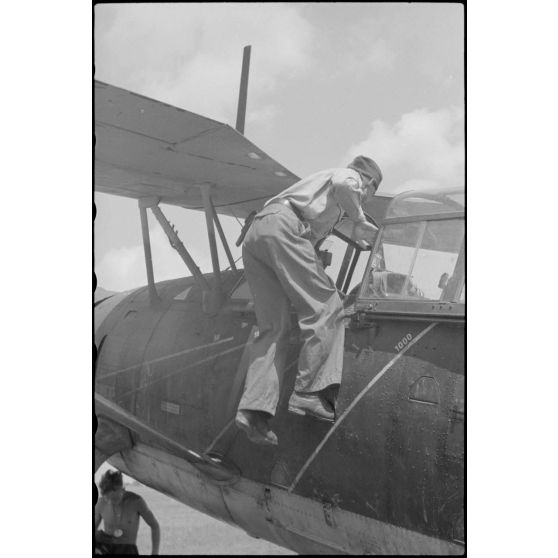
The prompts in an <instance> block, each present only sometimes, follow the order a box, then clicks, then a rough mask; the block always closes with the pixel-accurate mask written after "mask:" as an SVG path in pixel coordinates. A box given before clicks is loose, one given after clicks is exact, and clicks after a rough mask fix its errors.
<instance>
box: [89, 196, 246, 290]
mask: <svg viewBox="0 0 558 558" xmlns="http://www.w3.org/2000/svg"><path fill="white" fill-rule="evenodd" d="M164 209H165V214H166V216H167V218H169V219H170V220H171V222H173V223H175V225H176V230H177V232H178V236H179V237H180V239H181V240H182V242H183V244H184V246H185V247H186V249H187V250H188V252H190V255H191V256H192V258H193V259H194V261H195V262H196V265H197V266H198V267H199V268H200V270H201V271H202V273H210V272H211V271H212V270H213V267H212V263H211V255H210V251H209V244H208V241H207V233H206V227H205V215H204V214H203V213H202V212H198V211H187V210H183V209H178V208H169V207H165V208H164ZM177 209H178V210H177ZM173 210H175V211H173ZM180 213H183V215H181V216H180V217H181V218H179V219H177V218H176V217H177V216H178V215H179V214H180ZM220 221H221V225H222V227H223V231H224V233H225V237H226V238H227V240H228V243H229V248H230V249H231V252H232V255H233V258H234V259H237V258H238V257H239V256H240V254H241V251H240V248H237V247H236V246H235V245H234V240H236V237H237V236H238V232H239V225H238V223H237V222H236V220H235V219H233V218H232V217H227V216H221V217H220ZM194 238H195V241H193V239H194ZM149 239H150V244H151V254H152V259H153V274H154V276H155V282H159V281H166V280H167V279H175V278H178V277H189V276H190V275H191V273H190V271H189V270H188V268H187V267H186V264H185V263H184V262H183V261H182V259H181V257H180V256H179V254H178V253H177V252H176V250H174V248H172V247H171V245H170V243H169V240H168V238H167V236H166V234H165V233H164V231H163V230H162V228H161V227H160V226H159V224H158V223H157V222H155V221H152V222H151V223H150V225H149ZM217 248H218V253H219V263H220V268H221V269H224V268H226V267H228V265H229V264H228V260H227V257H226V254H225V251H224V249H223V247H222V245H221V243H220V241H219V240H217ZM239 265H241V264H239ZM95 273H96V275H97V284H98V285H99V286H100V287H102V288H104V289H107V290H110V291H125V290H129V289H134V288H137V287H141V286H144V285H147V272H146V269H145V256H144V250H143V244H137V245H135V246H127V247H120V248H112V249H110V250H108V251H107V252H106V253H105V255H104V256H103V257H102V258H100V260H99V261H97V262H96V264H95Z"/></svg>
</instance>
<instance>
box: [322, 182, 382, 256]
mask: <svg viewBox="0 0 558 558" xmlns="http://www.w3.org/2000/svg"><path fill="white" fill-rule="evenodd" d="M331 181H332V188H333V197H334V199H335V201H337V203H338V204H339V205H340V206H341V209H343V211H344V212H345V213H346V215H347V217H348V218H349V219H350V220H351V221H353V223H354V228H353V240H355V241H356V242H357V243H358V244H359V245H360V246H361V247H362V248H367V244H372V241H373V238H374V236H375V234H376V232H377V230H378V229H377V228H376V227H375V226H374V225H372V223H369V222H368V221H367V220H366V216H365V215H364V211H363V210H362V206H361V201H362V198H363V196H364V192H363V189H362V184H361V183H360V182H359V181H357V180H356V179H354V178H353V177H351V176H343V174H339V173H337V174H335V175H334V176H333V177H332V179H331Z"/></svg>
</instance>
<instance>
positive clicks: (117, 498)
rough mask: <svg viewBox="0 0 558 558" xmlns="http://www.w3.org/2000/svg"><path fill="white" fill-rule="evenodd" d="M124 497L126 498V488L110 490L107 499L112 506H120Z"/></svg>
mask: <svg viewBox="0 0 558 558" xmlns="http://www.w3.org/2000/svg"><path fill="white" fill-rule="evenodd" d="M122 496H124V488H116V489H115V490H109V491H108V492H107V493H106V494H105V497H106V498H107V499H108V500H109V501H110V502H111V503H112V504H119V503H120V502H121V501H122Z"/></svg>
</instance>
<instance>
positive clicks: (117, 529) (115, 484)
mask: <svg viewBox="0 0 558 558" xmlns="http://www.w3.org/2000/svg"><path fill="white" fill-rule="evenodd" d="M99 489H100V491H101V497H100V498H99V500H98V501H97V504H96V505H95V552H96V553H97V554H130V555H138V548H137V546H136V538H137V536H138V527H139V518H140V516H141V517H143V519H144V521H145V522H146V523H147V524H148V525H149V527H151V554H159V539H160V530H159V523H158V522H157V520H156V519H155V516H154V515H153V513H152V512H151V510H150V509H149V508H148V507H147V504H146V503H145V500H144V499H143V498H142V497H141V496H139V495H138V494H135V493H134V492H128V491H126V490H125V489H124V486H123V483H122V473H120V472H119V471H107V472H106V473H105V474H104V475H103V477H102V478H101V482H100V483H99ZM101 520H102V521H103V523H104V529H105V530H104V531H98V529H99V525H100V524H101Z"/></svg>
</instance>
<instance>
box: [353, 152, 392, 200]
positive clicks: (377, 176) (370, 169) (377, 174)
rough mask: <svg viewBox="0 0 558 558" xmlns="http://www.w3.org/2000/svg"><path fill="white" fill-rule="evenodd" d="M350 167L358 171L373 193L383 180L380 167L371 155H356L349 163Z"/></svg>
mask: <svg viewBox="0 0 558 558" xmlns="http://www.w3.org/2000/svg"><path fill="white" fill-rule="evenodd" d="M347 167H348V168H350V169H353V170H355V171H357V172H358V173H359V174H360V176H361V178H362V180H363V182H364V184H365V187H366V188H367V189H368V190H371V193H372V194H373V193H374V192H375V191H376V190H377V189H378V186H379V185H380V182H381V181H382V178H383V177H382V171H381V170H380V167H379V166H378V165H377V164H376V163H375V162H374V161H373V160H372V159H370V157H365V156H364V155H358V156H356V157H355V158H354V159H353V160H352V161H351V162H350V163H349V164H348V165H347Z"/></svg>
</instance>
